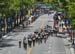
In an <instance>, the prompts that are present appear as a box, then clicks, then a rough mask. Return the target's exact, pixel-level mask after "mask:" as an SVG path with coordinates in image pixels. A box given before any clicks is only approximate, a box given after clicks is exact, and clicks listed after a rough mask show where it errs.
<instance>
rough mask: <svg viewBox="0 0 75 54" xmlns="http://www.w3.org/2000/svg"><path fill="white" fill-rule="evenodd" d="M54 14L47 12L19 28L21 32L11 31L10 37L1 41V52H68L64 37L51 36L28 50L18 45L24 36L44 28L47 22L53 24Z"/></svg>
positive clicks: (56, 53)
mask: <svg viewBox="0 0 75 54" xmlns="http://www.w3.org/2000/svg"><path fill="white" fill-rule="evenodd" d="M54 14H55V13H54ZM54 14H51V15H49V16H48V15H47V14H45V15H42V16H40V17H39V18H38V19H37V20H36V21H35V22H34V23H32V24H31V25H29V26H28V28H25V29H20V28H18V29H17V30H18V31H19V32H17V31H16V32H10V33H9V34H8V35H7V36H9V37H7V38H6V39H4V40H3V41H2V42H0V46H1V47H0V54H66V50H65V47H64V41H63V39H62V38H57V37H49V38H48V40H47V42H46V44H45V43H44V42H43V43H42V44H40V45H39V44H36V46H35V47H31V48H28V49H27V51H26V50H24V48H23V47H21V48H19V46H18V42H19V40H23V37H24V36H27V35H28V34H29V33H32V32H33V31H35V30H36V29H39V28H44V26H45V25H47V24H49V25H51V26H53V16H54ZM70 54H71V53H70Z"/></svg>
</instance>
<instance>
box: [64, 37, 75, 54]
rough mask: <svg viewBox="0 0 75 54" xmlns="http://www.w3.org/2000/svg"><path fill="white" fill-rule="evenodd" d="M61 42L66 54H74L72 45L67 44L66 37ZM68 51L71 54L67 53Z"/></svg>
mask: <svg viewBox="0 0 75 54" xmlns="http://www.w3.org/2000/svg"><path fill="white" fill-rule="evenodd" d="M63 41H64V44H65V48H66V52H68V54H75V51H74V47H73V46H72V43H71V42H69V38H68V37H67V38H65V39H63ZM69 49H70V50H69ZM70 51H71V53H69V52H70Z"/></svg>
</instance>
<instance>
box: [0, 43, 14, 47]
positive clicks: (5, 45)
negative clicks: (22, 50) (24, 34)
mask: <svg viewBox="0 0 75 54" xmlns="http://www.w3.org/2000/svg"><path fill="white" fill-rule="evenodd" d="M12 46H15V45H14V44H8V43H0V48H5V47H12Z"/></svg>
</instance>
